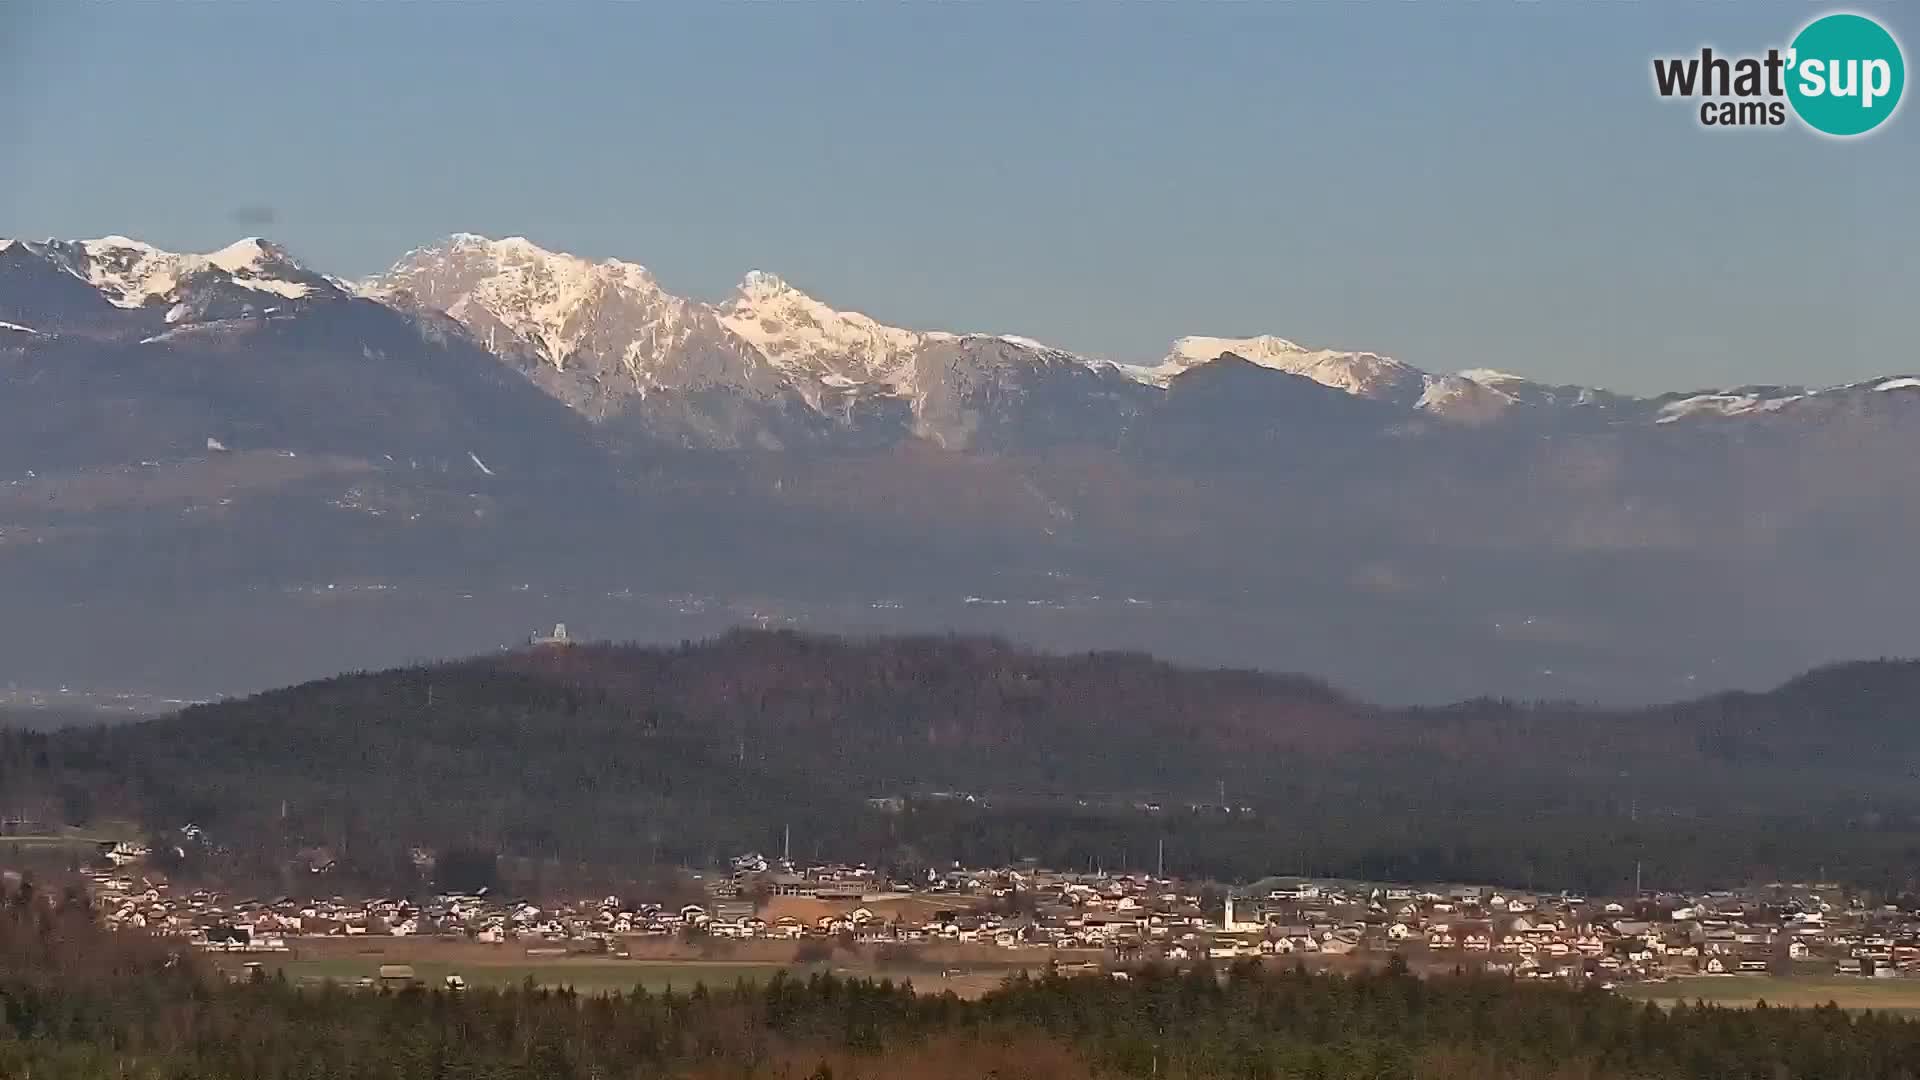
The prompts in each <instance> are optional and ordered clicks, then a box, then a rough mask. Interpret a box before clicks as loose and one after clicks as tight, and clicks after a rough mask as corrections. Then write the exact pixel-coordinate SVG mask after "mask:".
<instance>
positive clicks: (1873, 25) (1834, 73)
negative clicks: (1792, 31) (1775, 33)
mask: <svg viewBox="0 0 1920 1080" xmlns="http://www.w3.org/2000/svg"><path fill="white" fill-rule="evenodd" d="M1787 70H1788V77H1787V100H1788V101H1791V102H1792V103H1793V111H1794V112H1795V113H1798V114H1799V116H1800V119H1801V120H1802V121H1804V122H1805V123H1806V125H1807V126H1808V127H1811V128H1813V129H1814V130H1815V131H1820V132H1825V133H1826V134H1828V135H1864V134H1866V133H1867V132H1869V131H1872V130H1873V129H1874V128H1877V127H1879V126H1880V125H1881V124H1882V123H1884V122H1885V121H1886V119H1887V117H1889V116H1892V115H1893V110H1894V109H1896V108H1898V107H1899V105H1900V91H1901V90H1902V89H1904V88H1905V86H1906V82H1907V65H1906V62H1905V60H1904V59H1903V58H1902V57H1901V55H1900V43H1899V42H1897V41H1895V40H1893V35H1892V34H1889V33H1887V31H1886V28H1885V27H1883V26H1881V25H1880V24H1879V23H1877V22H1874V21H1873V20H1872V19H1869V18H1867V17H1866V16H1864V15H1850V14H1842V15H1825V16H1822V17H1820V18H1818V19H1815V20H1814V21H1812V22H1810V23H1808V24H1807V26H1806V29H1804V30H1801V31H1800V33H1799V34H1798V35H1797V36H1795V37H1794V39H1793V45H1792V46H1791V47H1789V48H1788V49H1787Z"/></svg>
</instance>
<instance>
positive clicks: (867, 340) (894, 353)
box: [718, 270, 951, 388]
mask: <svg viewBox="0 0 1920 1080" xmlns="http://www.w3.org/2000/svg"><path fill="white" fill-rule="evenodd" d="M718 310H719V317H720V321H721V323H722V324H724V325H725V326H726V327H727V329H729V330H731V331H733V333H735V334H736V335H738V336H739V337H740V338H741V339H742V340H745V341H747V342H750V343H752V344H753V346H754V347H755V348H757V349H759V350H760V352H761V353H762V354H764V355H765V356H766V357H767V359H768V360H769V361H771V362H772V363H773V365H774V366H775V367H778V368H779V369H781V370H782V371H785V372H788V373H789V374H791V375H794V376H796V377H809V378H813V379H821V380H832V381H831V382H830V383H829V385H835V386H846V385H858V384H864V383H879V384H882V385H885V386H889V387H894V388H899V387H901V385H902V383H903V381H904V380H905V379H906V377H907V372H908V370H909V364H910V360H911V356H912V353H913V351H914V350H915V349H918V348H919V347H920V346H922V345H924V344H925V343H926V342H927V341H928V340H931V339H933V338H936V337H948V336H951V335H937V334H928V333H924V332H921V331H917V330H907V329H904V328H902V327H898V326H888V325H886V324H885V323H882V322H880V321H878V320H876V319H873V318H871V317H869V316H867V315H864V314H861V313H860V312H857V311H840V310H838V309H835V308H833V307H829V306H828V305H826V304H824V303H821V302H820V301H818V300H815V299H814V298H813V297H811V296H809V295H807V294H806V293H804V292H801V291H800V290H799V289H796V288H794V287H793V286H792V285H790V284H788V283H787V282H786V281H785V280H783V279H782V278H780V277H779V276H777V275H774V274H770V273H768V272H766V271H764V270H753V271H750V272H749V273H748V274H747V275H746V277H744V278H742V279H741V281H740V286H739V288H738V290H737V291H736V292H735V295H734V297H733V298H732V299H731V300H729V301H727V302H726V303H724V304H722V305H721V306H720V308H719V309H718Z"/></svg>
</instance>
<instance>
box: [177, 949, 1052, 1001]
mask: <svg viewBox="0 0 1920 1080" xmlns="http://www.w3.org/2000/svg"><path fill="white" fill-rule="evenodd" d="M249 960H253V961H258V962H259V964H260V966H261V970H263V971H264V972H266V973H267V974H268V975H273V974H276V973H279V974H284V975H285V976H286V977H287V979H288V980H290V981H292V982H296V983H319V982H326V981H329V980H330V981H333V982H338V983H344V984H349V985H350V984H353V983H357V982H358V981H359V980H361V979H377V978H378V976H379V973H380V965H381V964H383V963H388V964H391V963H404V964H406V965H407V966H409V967H411V968H413V973H414V978H416V979H417V980H419V981H420V982H421V983H423V984H425V985H427V986H439V985H442V984H443V983H444V982H445V980H446V977H447V976H448V975H459V976H460V977H461V978H463V979H465V980H466V982H467V985H469V986H476V987H479V986H490V987H508V986H519V985H522V984H524V983H525V982H527V981H528V980H532V981H533V983H534V985H536V986H543V987H549V988H561V987H570V988H572V989H573V990H576V991H579V992H580V993H586V994H607V993H612V992H614V991H616V990H622V991H624V990H631V989H633V988H634V987H644V988H645V989H647V990H649V991H652V992H655V993H658V992H659V991H662V990H665V989H667V988H669V987H671V988H673V989H675V990H691V989H693V988H694V987H695V986H697V985H705V986H708V987H714V988H718V987H730V986H733V985H734V984H735V983H738V982H743V981H744V982H749V983H758V982H764V981H765V980H767V979H770V978H772V977H773V975H774V973H775V972H781V971H784V972H786V973H787V974H788V975H789V976H791V977H794V978H802V979H804V978H806V977H807V976H808V975H810V974H812V973H814V972H818V971H832V972H834V973H835V974H838V975H845V976H852V977H860V978H875V979H879V978H890V979H893V980H894V981H896V982H906V981H911V982H912V983H913V984H914V986H916V987H918V988H920V989H921V990H924V991H928V992H932V993H939V992H941V991H952V992H954V993H956V994H959V995H960V996H962V997H978V996H979V995H981V994H983V993H986V992H987V991H988V990H991V989H993V988H994V987H995V986H998V985H999V984H1000V982H1001V980H1002V979H1004V978H1006V976H1007V975H1008V974H1010V973H1011V972H1012V971H1013V970H1014V969H1012V968H1005V969H991V970H980V969H971V970H962V969H953V970H951V971H946V972H942V971H938V970H932V971H929V970H904V969H899V970H896V969H891V968H886V967H880V968H867V967H839V966H835V965H824V964H814V965H785V964H770V963H761V962H755V961H728V960H613V959H604V958H594V959H585V958H578V957H574V958H555V959H552V960H518V959H516V960H513V961H502V962H484V961H482V962H465V963H463V962H457V961H451V960H406V959H400V958H395V957H383V956H377V955H363V956H330V957H321V958H314V959H296V958H293V957H289V956H280V955H274V954H258V953H254V954H247V953H241V954H228V955H220V956H216V957H215V958H214V963H215V964H216V965H217V966H218V967H220V968H221V969H222V970H224V971H227V972H229V973H231V974H235V975H238V974H242V973H244V972H245V971H246V970H247V968H246V964H247V962H248V961H249Z"/></svg>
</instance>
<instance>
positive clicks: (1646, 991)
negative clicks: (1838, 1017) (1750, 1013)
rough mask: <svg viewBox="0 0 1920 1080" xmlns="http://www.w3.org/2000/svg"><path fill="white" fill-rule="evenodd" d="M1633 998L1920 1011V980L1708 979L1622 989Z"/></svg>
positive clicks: (1747, 1005)
mask: <svg viewBox="0 0 1920 1080" xmlns="http://www.w3.org/2000/svg"><path fill="white" fill-rule="evenodd" d="M1620 992H1621V993H1622V994H1625V995H1626V996H1628V997H1632V998H1636V999H1638V1000H1641V1001H1652V1002H1655V1003H1657V1004H1661V1005H1671V1004H1673V1003H1674V1002H1676V1001H1684V1002H1687V1003H1689V1004H1691V1003H1693V1002H1696V1001H1705V1002H1709V1003H1711V1004H1715V1005H1732V1006H1739V1007H1751V1006H1753V1005H1755V1004H1757V1003H1759V1002H1761V1001H1764V1002H1766V1003H1767V1004H1768V1005H1791V1006H1797V1007H1812V1006H1817V1005H1826V1004H1834V1005H1838V1006H1840V1007H1841V1008H1843V1009H1856V1010H1863V1009H1873V1010H1875V1011H1890V1012H1912V1013H1920V979H1848V978H1824V977H1820V976H1804V975H1722V976H1713V975H1703V976H1699V977H1695V978H1683V979H1675V980H1673V981H1672V982H1666V983H1646V984H1641V985H1637V986H1628V987H1623V988H1622V989H1621V991H1620Z"/></svg>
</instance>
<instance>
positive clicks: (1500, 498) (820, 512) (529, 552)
mask: <svg viewBox="0 0 1920 1080" xmlns="http://www.w3.org/2000/svg"><path fill="white" fill-rule="evenodd" d="M1157 351H1158V350H1151V351H1149V352H1148V353H1147V354H1146V355H1144V356H1142V357H1138V358H1120V359H1106V358H1096V357H1089V356H1084V355H1080V354H1076V353H1074V352H1071V351H1069V350H1064V349H1059V348H1054V347H1051V346H1048V345H1045V344H1042V343H1040V342H1036V341H1033V340H1031V339H1028V338H1025V337H1020V336H1016V335H1007V334H995V333H957V332H948V331H934V330H922V329H909V328H903V327H896V326H890V325H887V324H885V323H882V322H880V321H878V320H876V319H873V318H871V317H869V316H866V315H863V314H860V313H858V312H854V311H848V310H841V309H838V308H835V307H832V306H829V305H828V304H827V303H824V302H822V301H821V300H818V299H816V298H814V297H812V296H809V295H808V294H806V293H805V292H803V291H801V290H799V289H797V288H795V287H794V286H792V285H791V284H789V283H787V282H786V281H784V280H782V279H781V278H779V277H777V276H775V275H773V274H770V273H766V272H762V271H753V272H751V273H748V274H747V275H746V276H745V277H744V278H743V279H742V281H741V282H740V285H739V287H738V288H737V289H736V290H735V292H734V293H733V294H732V295H731V296H729V297H727V298H726V299H725V300H723V301H722V302H720V303H717V304H714V303H707V302H703V301H700V300H697V299H692V298H688V297H683V296H678V295H675V294H673V293H671V292H669V291H667V290H666V289H665V288H663V287H662V286H661V285H660V283H659V282H658V280H657V279H656V278H655V277H654V276H653V274H652V273H651V272H650V271H648V270H647V269H646V268H644V267H642V266H639V265H637V264H634V263H629V262H621V261H618V260H601V261H592V260H588V259H583V258H578V257H575V256H571V255H566V254H562V253H557V252H552V251H548V250H545V249H543V248H541V247H539V246H537V245H535V244H534V243H532V242H530V241H528V240H525V239H521V238H510V239H504V240H491V239H487V238H485V237H480V236H475V235H472V234H456V235H454V236H451V237H448V238H447V239H445V240H442V241H439V242H437V243H434V244H431V245H428V246H425V247H421V248H418V249H416V250H413V251H410V252H407V253H406V254H405V255H403V256H401V257H400V258H399V259H398V260H397V261H396V262H395V263H394V265H393V266H392V267H391V268H390V269H389V270H387V271H386V272H384V273H381V274H379V275H376V276H374V277H373V278H371V279H368V280H364V281H348V280H345V279H342V278H338V277H334V276H330V275H328V274H325V273H322V272H319V271H317V270H315V269H312V268H309V267H307V266H306V265H304V264H303V263H301V262H300V261H299V260H298V259H297V258H295V257H294V256H293V255H292V254H291V253H289V252H288V251H286V250H285V249H284V248H282V247H280V246H279V245H276V244H273V243H271V242H269V241H265V240H261V239H257V238H252V239H247V240H242V241H240V242H238V243H235V244H233V245H230V246H228V247H226V248H223V249H221V250H219V251H216V252H212V253H210V254H205V255H195V254H181V253H174V252H167V251H162V250H159V249H157V248H154V247H152V246H150V245H147V244H144V243H141V242H139V241H136V240H131V239H128V238H125V237H107V238H103V239H100V240H87V241H77V242H73V241H60V240H48V241H22V240H12V241H6V240H0V372H3V373H4V379H5V383H4V385H5V386H6V390H7V392H6V394H5V395H4V397H0V583H4V584H5V586H6V587H8V588H9V589H10V592H9V596H10V598H13V599H14V603H13V604H12V605H11V609H10V612H9V615H10V618H9V619H8V620H6V625H4V626H0V647H4V648H5V650H6V655H8V656H10V657H11V658H12V660H11V666H10V669H9V670H5V671H0V678H6V679H8V680H9V681H14V682H22V681H24V682H26V683H29V684H36V683H58V682H75V681H78V682H84V683H87V684H90V685H99V684H101V683H103V682H110V683H117V684H124V683H126V682H128V681H134V682H139V683H143V684H147V685H145V686H142V687H141V688H142V689H147V688H152V689H166V690H169V691H175V690H177V691H184V692H197V693H205V692H225V691H230V690H239V689H251V688H256V687H259V686H264V685H269V684H272V683H277V682H286V681H293V680H295V679H299V678H303V677H309V676H314V675H318V674H322V673H325V672H326V671H329V670H335V669H338V668H340V667H347V666H373V665H377V664H380V663H384V662H390V661H394V660H400V659H408V658H417V657H425V656H436V655H448V654H454V653H460V652H465V651H470V650H472V649H474V648H479V647H486V646H487V645H488V644H489V643H501V642H505V641H509V640H513V639H516V638H518V637H519V636H521V635H523V634H524V633H525V632H526V630H528V629H530V628H531V627H532V625H533V623H534V622H535V621H539V622H542V623H550V622H553V621H558V620H561V619H568V620H571V621H573V622H574V623H575V624H576V625H581V626H584V627H588V628H590V629H591V631H592V632H595V633H597V634H600V635H603V636H615V637H640V638H662V637H664V638H669V639H671V638H677V637H683V636H689V635H690V634H699V633H705V632H707V631H709V630H712V629H715V628H718V627H720V626H723V625H727V624H731V623H737V622H743V621H745V622H757V623H761V624H766V625H773V624H795V625H809V626H821V627H827V628H835V629H863V630H864V629H902V628H927V627H930V626H954V627H960V628H965V629H972V630H991V631H1001V632H1007V633H1011V634H1014V635H1016V636H1019V637H1021V638H1023V639H1027V640H1032V641H1035V642H1037V643H1041V644H1045V645H1050V646H1055V647H1082V646H1085V647H1095V646H1099V647H1108V646H1123V647H1149V648H1154V649H1156V650H1157V651H1160V652H1163V653H1167V654H1169V655H1172V656H1174V657H1177V658H1180V659H1185V660H1191V661H1202V662H1221V663H1235V664H1244V665H1254V666H1262V667H1268V668H1279V669H1287V670H1307V671H1314V672H1316V673H1320V674H1324V675H1327V676H1329V677H1332V678H1335V679H1337V680H1338V681H1340V682H1341V683H1342V684H1344V685H1350V686H1353V687H1356V688H1358V689H1360V690H1363V691H1365V692H1368V693H1372V694H1375V695H1378V696H1381V697H1385V698H1388V699H1392V700H1435V699H1441V698H1448V697H1458V696H1468V695H1473V694H1479V693H1506V694H1515V695H1525V696H1552V697H1562V696H1565V697H1579V698H1589V699H1602V700H1649V699H1654V698H1659V697H1664V696H1672V695H1677V694H1684V693H1688V692H1695V691H1705V690H1710V689H1718V688H1723V687H1731V686H1746V685H1755V684H1758V683H1761V682H1766V681H1771V680H1775V679H1778V678H1780V677H1783V676H1784V675H1786V674H1788V673H1790V672H1791V671H1793V670H1797V669H1800V668H1803V667H1806V666H1809V665H1812V664H1816V663H1821V662H1825V661H1829V660H1833V659H1837V658H1842V657H1846V656H1850V655H1881V654H1891V653H1909V652H1915V651H1920V628H1916V625H1915V623H1914V621H1913V620H1912V619H1911V618H1910V616H1909V615H1908V612H1909V611H1910V610H1911V609H1912V602H1913V601H1914V600H1917V599H1920V589H1916V587H1915V585H1914V584H1913V581H1914V578H1913V575H1912V574H1911V573H1910V557H1909V555H1908V552H1910V551H1911V550H1912V547H1913V544H1914V542H1915V541H1916V540H1920V477H1917V476H1916V475H1915V470H1912V469H1911V468H1909V467H1907V465H1906V463H1907V462H1909V461H1911V460H1913V458H1914V451H1915V450H1916V449H1920V445H1916V444H1917V443H1920V414H1917V413H1916V408H1917V407H1920V378H1915V377H1913V376H1911V375H1908V374H1905V373H1903V372H1901V371H1899V370H1892V371H1889V373H1888V374H1886V375H1885V376H1883V377H1880V378H1876V379H1872V380H1868V381H1865V382H1860V383H1853V384H1847V385H1842V386H1834V387H1826V388H1818V389H1808V388H1800V387H1771V386H1768V387H1738V388H1725V389H1709V390H1698V391H1688V392H1680V393H1674V394H1667V395H1661V396H1656V397H1634V396H1629V395H1624V394H1617V393H1611V392H1608V391H1605V390H1600V389H1597V388H1591V387H1579V386H1558V385H1547V384H1543V383H1540V382H1536V381H1533V380H1529V379H1526V378H1524V377H1521V376H1516V375H1509V374H1505V373H1501V372H1495V371H1490V370H1470V371H1465V372H1460V373H1451V374H1450V373H1439V372H1430V371H1425V370H1422V369H1420V368H1417V367H1414V366H1412V365H1410V364H1407V363H1404V362H1402V361H1400V360H1397V359H1394V358H1390V357H1386V356H1381V355H1378V354H1375V353H1371V352H1366V351H1351V350H1341V349H1322V348H1311V347H1307V346H1302V345H1298V344H1295V343H1293V342H1291V341H1288V340H1286V339H1284V338H1280V337H1275V336H1271V335H1260V336H1252V337H1221V336H1192V337H1185V338H1181V339H1180V340H1178V341H1176V342H1174V343H1172V344H1171V345H1170V346H1168V347H1167V348H1166V350H1165V352H1164V354H1163V355H1161V356H1160V357H1159V358H1158V359H1154V358H1153V356H1152V353H1153V352H1157ZM109 623H111V626H109V625H108V624H109ZM79 642H84V643H85V647H84V648H80V647H76V643H79Z"/></svg>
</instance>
